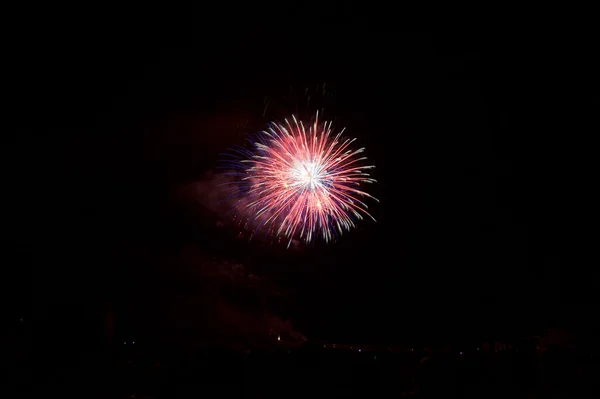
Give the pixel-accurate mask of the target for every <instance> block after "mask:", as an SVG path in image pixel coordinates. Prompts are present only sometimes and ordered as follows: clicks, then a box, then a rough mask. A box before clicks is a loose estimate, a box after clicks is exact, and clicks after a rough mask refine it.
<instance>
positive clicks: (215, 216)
mask: <svg viewBox="0 0 600 399" xmlns="http://www.w3.org/2000/svg"><path fill="white" fill-rule="evenodd" d="M59 14H60V13H59ZM305 14H306V19H304V15H305ZM309 14H310V13H308V12H307V13H303V14H298V15H296V14H295V13H293V12H291V13H290V14H289V15H288V16H287V17H285V18H281V19H273V18H272V17H271V16H270V15H267V14H262V15H260V16H250V15H248V16H247V17H246V18H241V22H238V21H237V20H236V21H233V20H231V21H224V22H223V23H222V24H220V29H214V28H213V27H212V26H213V25H214V24H215V22H214V21H211V20H212V19H213V16H211V15H210V14H208V13H204V12H202V10H196V11H195V12H187V11H185V10H178V11H177V12H175V11H173V10H170V11H169V12H164V13H163V11H162V10H161V11H159V10H149V11H145V12H144V13H140V14H137V12H136V13H134V12H127V13H125V12H123V13H113V12H110V11H103V12H100V11H97V10H96V11H94V12H92V10H86V11H85V12H83V11H82V17H81V18H76V19H71V18H67V17H63V18H60V17H59V18H57V19H54V20H53V21H52V22H48V21H46V23H45V24H41V23H40V24H37V23H36V22H35V21H31V24H32V26H35V29H31V30H29V32H28V33H23V34H22V35H23V36H22V37H19V38H18V43H19V44H17V45H15V50H16V51H15V56H14V57H12V60H11V63H13V67H14V68H12V69H11V73H10V74H9V75H7V76H8V77H9V80H10V89H11V90H10V92H9V93H10V98H11V101H12V105H11V107H14V111H13V108H11V117H14V118H15V120H16V121H17V123H16V124H15V125H14V127H13V128H11V129H8V132H5V135H6V137H8V140H9V143H10V144H11V146H7V147H5V148H4V150H5V151H6V154H5V155H4V156H3V162H4V163H5V165H4V167H3V174H4V175H5V176H6V177H5V179H4V185H5V187H6V188H7V190H6V192H5V195H4V196H3V197H4V198H3V202H4V203H5V204H6V205H5V206H4V207H3V208H4V209H5V211H6V214H5V216H4V218H3V219H4V223H3V225H4V229H5V238H4V241H5V243H6V244H7V247H8V250H7V251H8V253H9V259H10V261H9V262H6V263H5V266H4V272H5V276H4V278H3V279H2V280H3V281H2V283H3V285H5V288H4V289H3V290H2V291H3V295H4V296H5V298H4V301H3V303H4V305H5V306H7V308H8V309H9V310H10V314H11V315H15V316H16V315H25V316H26V317H27V319H28V320H32V323H33V325H34V326H35V330H34V331H36V333H38V334H39V335H38V336H37V337H36V338H37V339H38V341H39V342H41V344H42V345H44V344H48V342H51V340H55V339H58V338H57V337H59V338H60V339H61V342H70V341H71V340H74V341H75V342H88V343H89V342H100V341H101V340H102V334H104V332H105V330H104V328H105V324H106V323H105V321H106V314H107V312H109V310H107V309H110V312H112V313H111V314H113V315H114V318H115V320H116V321H115V326H116V327H115V328H116V330H115V331H116V332H115V334H117V335H118V336H120V337H124V336H127V337H135V338H136V339H138V340H140V341H144V340H146V341H152V340H156V339H159V338H158V337H159V336H160V337H162V339H164V337H168V339H173V340H177V339H180V340H182V341H185V339H187V338H190V335H194V334H197V337H205V336H207V337H208V336H216V335H220V336H223V335H227V334H229V333H230V332H231V331H232V330H236V329H239V328H242V327H240V326H244V327H243V328H246V329H249V330H252V331H258V332H259V333H260V331H263V330H264V329H265V328H267V327H268V326H270V325H274V324H277V323H285V322H286V321H287V322H288V324H286V325H288V326H289V325H292V326H293V327H292V328H293V329H294V330H295V331H298V332H300V333H301V334H303V335H304V336H306V337H307V338H308V340H309V341H310V340H313V341H321V340H322V341H326V342H349V343H352V342H362V343H399V344H402V343H405V342H413V341H415V340H416V341H419V342H423V343H427V342H433V341H435V342H438V341H442V342H453V341H457V340H468V339H475V340H477V339H480V338H481V337H488V336H499V335H511V334H512V335H524V334H529V333H537V332H539V331H540V330H541V329H544V328H546V327H551V326H559V325H560V326H575V327H578V326H585V325H587V324H586V318H587V317H586V314H588V312H591V311H592V309H594V307H595V305H594V304H595V303H596V302H597V294H595V293H594V291H593V290H592V288H593V287H597V285H598V273H597V271H595V270H593V269H592V267H591V265H589V264H587V265H584V264H583V263H582V262H583V261H582V260H580V259H579V255H580V253H581V251H580V250H579V249H578V248H580V247H581V246H582V245H584V244H583V243H582V241H581V240H580V238H578V237H579V235H580V234H579V233H577V232H578V231H579V229H580V228H579V227H576V224H577V223H579V222H580V221H581V219H580V218H581V215H580V214H581V213H582V211H581V210H580V208H579V204H580V202H579V200H578V198H577V195H576V194H575V192H576V191H577V188H576V187H577V185H578V184H579V183H578V181H579V177H577V178H575V177H573V176H580V174H579V173H578V172H577V169H578V167H576V166H574V165H575V160H576V159H577V158H578V156H577V155H576V152H574V151H575V150H574V148H575V147H574V145H573V144H572V139H571V137H570V133H569V129H572V128H573V125H572V124H571V120H572V119H573V117H572V116H571V115H570V114H571V112H572V111H573V110H574V108H576V106H575V105H574V102H575V100H573V102H571V101H568V100H567V99H568V98H572V97H569V96H568V95H567V94H568V92H569V90H570V89H571V88H570V86H569V84H567V83H563V82H564V80H563V79H560V78H558V77H560V76H562V74H563V73H566V72H565V71H564V69H563V68H562V67H560V66H559V63H558V62H555V61H556V60H557V59H560V58H561V53H560V50H557V49H556V48H554V47H553V46H550V44H547V43H545V42H543V41H540V40H538V39H535V38H522V37H521V38H516V37H515V38H508V37H504V36H501V35H490V34H487V33H485V34H484V33H481V34H469V35H463V36H460V35H453V34H450V33H449V32H447V31H444V30H440V31H438V32H429V33H425V32H419V33H415V32H399V31H394V29H393V26H391V25H390V24H388V23H380V22H381V21H378V20H376V19H370V17H369V16H366V15H364V14H363V13H361V12H360V10H354V11H352V10H350V11H348V10H346V11H344V10H334V9H331V10H324V12H323V15H322V16H321V17H320V18H314V19H311V18H309ZM84 15H85V16H84ZM301 15H302V16H301ZM273 24H274V25H273ZM275 25H276V27H275ZM294 27H295V28H294ZM23 30H24V31H27V30H28V29H25V28H24V29H23ZM21 43H22V44H21ZM553 60H554V61H553ZM323 85H325V90H324V89H323ZM324 92H326V95H325V97H323V93H324ZM307 93H308V94H307ZM319 93H320V95H319ZM309 94H312V97H311V100H310V101H307V96H308V95H309ZM266 101H268V106H267V108H266V111H265V105H266ZM321 106H322V107H323V108H324V114H325V117H326V118H328V119H333V120H334V121H335V125H336V126H338V127H340V128H341V127H343V126H346V128H347V132H348V134H349V135H351V136H354V137H358V143H359V145H360V146H365V147H367V149H366V155H367V156H368V157H369V158H370V160H371V161H372V162H373V164H375V165H376V167H377V168H376V169H375V171H374V177H375V178H376V179H377V180H378V181H379V183H378V184H377V185H375V186H373V187H372V190H371V191H370V192H371V193H372V194H373V195H375V196H376V197H377V198H379V199H380V201H381V202H380V203H379V204H372V205H373V206H372V208H371V210H372V213H373V215H374V216H375V218H376V219H377V220H378V222H377V223H373V222H371V221H369V220H365V221H364V222H363V223H361V224H360V227H359V229H357V230H356V231H353V232H352V233H350V234H347V235H346V236H344V237H343V238H342V239H341V240H340V241H339V242H338V243H335V244H332V245H322V244H319V245H316V246H315V247H314V248H307V249H301V250H297V249H290V250H286V249H285V246H275V247H274V246H270V245H264V244H262V243H261V242H260V241H251V242H247V241H246V240H240V239H238V238H237V237H236V235H235V233H234V232H232V231H230V230H229V229H228V228H227V227H224V228H219V227H217V221H218V220H226V218H227V215H225V214H223V213H221V212H218V211H215V209H213V208H214V207H213V203H212V202H211V199H210V198H209V197H210V195H209V194H210V193H211V190H213V189H214V184H213V182H214V180H215V177H214V173H216V172H217V169H216V165H217V161H218V159H219V153H220V152H223V151H225V150H226V149H227V148H228V147H231V146H233V145H236V144H240V143H241V142H242V141H243V140H244V134H246V133H250V132H251V131H252V130H256V129H259V128H261V127H262V126H263V125H264V124H265V123H266V122H268V121H269V120H271V119H281V118H283V117H286V116H288V115H289V113H292V112H296V111H299V112H305V113H306V112H309V111H311V110H312V111H315V110H316V109H314V108H315V107H321ZM311 107H312V108H311ZM12 143H14V146H12ZM576 215H577V216H576ZM3 263H4V262H3ZM209 264H210V265H212V266H207V265H209ZM232 265H239V267H233V266H232ZM236 273H238V274H240V273H241V274H240V277H239V278H240V279H242V280H241V282H239V281H238V282H231V281H234V280H235V281H237V280H236V278H237V277H236V275H235V274H236ZM253 279H254V280H253ZM249 281H258V282H259V283H257V284H254V285H252V284H250V283H249ZM250 285H252V287H250ZM174 309H177V311H174ZM223 314H226V315H228V316H227V317H226V318H227V319H228V320H229V321H228V322H227V323H233V324H227V323H226V322H223V320H222V315H223ZM265 314H266V315H267V316H265ZM257 315H259V316H257ZM231 320H233V321H231ZM273 323H274V324H273ZM265 326H267V327H265ZM259 333H257V334H259ZM52 342H54V341H52Z"/></svg>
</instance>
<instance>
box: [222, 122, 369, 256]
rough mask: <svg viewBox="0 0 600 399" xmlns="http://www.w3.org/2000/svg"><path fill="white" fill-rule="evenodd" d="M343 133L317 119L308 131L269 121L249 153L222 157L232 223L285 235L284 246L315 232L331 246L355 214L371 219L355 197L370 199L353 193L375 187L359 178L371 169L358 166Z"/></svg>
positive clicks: (356, 153)
mask: <svg viewBox="0 0 600 399" xmlns="http://www.w3.org/2000/svg"><path fill="white" fill-rule="evenodd" d="M343 132H344V130H343V129H342V131H340V132H339V133H334V132H333V130H332V122H323V123H320V122H319V119H318V114H317V115H316V117H315V120H314V122H313V123H311V124H310V125H309V126H305V125H304V123H303V122H302V121H299V120H297V119H296V117H294V116H292V121H291V122H290V121H289V120H287V119H286V120H285V122H284V123H271V124H270V125H269V127H268V129H267V130H265V131H262V132H260V133H258V134H257V136H256V138H255V139H254V140H251V141H250V142H251V146H250V148H237V149H234V150H233V151H232V152H231V153H230V154H225V155H227V157H228V158H227V161H225V162H226V167H227V168H230V169H232V171H230V172H229V174H231V175H233V176H234V181H233V182H231V183H229V186H228V187H230V188H231V187H233V190H232V192H231V193H230V194H229V196H228V198H234V199H235V201H234V210H235V211H236V213H237V215H236V218H238V220H240V221H241V222H243V224H244V226H245V227H246V228H249V229H250V230H252V231H253V232H257V231H259V230H266V233H267V234H271V235H273V236H275V237H279V238H282V237H285V238H286V239H287V240H288V246H289V244H290V243H291V242H292V240H293V239H295V238H297V239H300V240H303V241H305V242H306V243H310V242H311V241H313V239H314V238H315V237H316V236H319V235H320V236H322V238H323V239H324V240H325V241H326V242H329V241H332V240H333V239H334V238H335V236H336V235H337V234H338V233H339V234H342V233H343V232H344V231H349V230H351V229H352V228H354V227H356V224H355V222H356V221H357V220H362V219H363V215H366V216H368V217H370V218H371V219H373V220H375V219H374V218H373V216H371V215H370V214H369V213H368V211H367V209H368V207H367V205H366V204H365V203H364V202H363V201H362V199H364V198H365V197H368V198H371V199H374V200H375V201H377V199H376V198H374V197H373V196H371V195H369V194H368V193H366V192H364V191H362V190H361V185H362V184H363V183H374V182H375V180H374V179H372V178H370V177H369V174H368V173H367V172H368V170H369V169H372V168H374V166H369V165H366V166H365V165H364V161H365V160H366V159H367V158H366V157H361V156H360V154H362V153H363V152H364V148H359V149H356V150H353V149H351V145H352V143H353V142H354V141H355V140H356V139H350V138H344V137H343V136H342V134H343Z"/></svg>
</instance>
